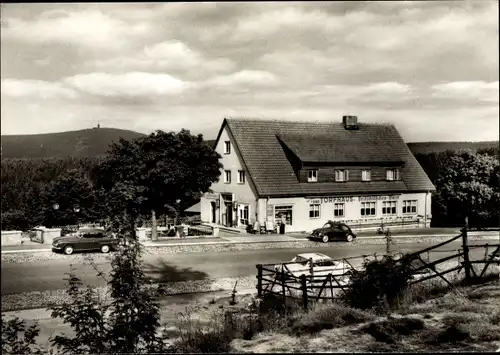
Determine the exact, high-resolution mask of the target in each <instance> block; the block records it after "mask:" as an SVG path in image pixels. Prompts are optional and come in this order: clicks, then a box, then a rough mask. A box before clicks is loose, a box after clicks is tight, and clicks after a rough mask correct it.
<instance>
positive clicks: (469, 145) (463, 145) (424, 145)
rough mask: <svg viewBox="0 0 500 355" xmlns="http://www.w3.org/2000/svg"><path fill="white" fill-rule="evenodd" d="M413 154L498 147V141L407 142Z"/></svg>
mask: <svg viewBox="0 0 500 355" xmlns="http://www.w3.org/2000/svg"><path fill="white" fill-rule="evenodd" d="M407 145H408V148H410V150H411V152H412V153H413V155H415V154H428V153H439V152H445V151H446V150H460V149H470V150H472V151H477V150H478V149H488V148H498V141H487V142H414V143H407Z"/></svg>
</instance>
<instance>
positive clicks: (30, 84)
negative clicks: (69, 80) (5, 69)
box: [2, 79, 79, 100]
mask: <svg viewBox="0 0 500 355" xmlns="http://www.w3.org/2000/svg"><path fill="white" fill-rule="evenodd" d="M2 95H5V96H7V97H12V98H19V99H21V98H39V99H44V100H47V99H76V98H77V97H78V96H79V95H78V92H77V91H75V90H73V89H71V88H68V87H65V86H64V85H62V84H61V83H57V82H47V81H42V80H18V79H3V80H2Z"/></svg>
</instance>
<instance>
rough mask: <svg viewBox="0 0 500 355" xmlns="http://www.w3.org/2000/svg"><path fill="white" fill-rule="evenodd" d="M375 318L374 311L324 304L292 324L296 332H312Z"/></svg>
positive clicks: (293, 330)
mask: <svg viewBox="0 0 500 355" xmlns="http://www.w3.org/2000/svg"><path fill="white" fill-rule="evenodd" d="M374 319H375V315H373V314H372V313H369V312H366V311H362V310H359V309H354V308H350V307H347V306H345V305H342V304H336V305H329V306H322V307H318V308H317V309H315V310H312V311H310V312H308V313H307V314H305V315H304V316H303V317H300V318H298V319H297V320H296V321H295V322H294V323H293V325H292V332H293V333H294V334H303V333H309V334H312V333H316V332H319V331H321V330H323V329H332V328H335V327H341V326H346V325H350V324H357V323H363V322H366V321H370V320H374Z"/></svg>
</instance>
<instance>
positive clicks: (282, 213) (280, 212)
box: [274, 206, 293, 225]
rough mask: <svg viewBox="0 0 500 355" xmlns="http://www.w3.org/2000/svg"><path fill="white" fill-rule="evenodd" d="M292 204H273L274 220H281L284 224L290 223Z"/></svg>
mask: <svg viewBox="0 0 500 355" xmlns="http://www.w3.org/2000/svg"><path fill="white" fill-rule="evenodd" d="M292 208H293V207H292V206H275V207H274V218H275V220H276V222H278V221H283V222H285V224H288V225H291V224H292Z"/></svg>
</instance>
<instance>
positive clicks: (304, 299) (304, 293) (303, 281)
mask: <svg viewBox="0 0 500 355" xmlns="http://www.w3.org/2000/svg"><path fill="white" fill-rule="evenodd" d="M300 288H301V289H302V302H303V303H304V310H306V311H307V308H308V304H307V303H308V298H307V280H306V275H304V274H302V275H300Z"/></svg>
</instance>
